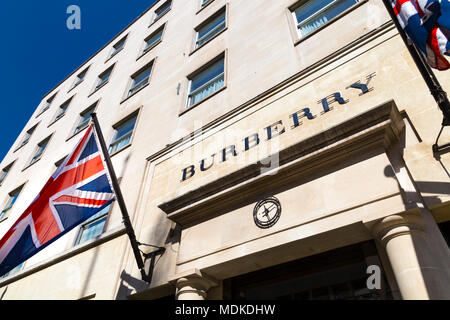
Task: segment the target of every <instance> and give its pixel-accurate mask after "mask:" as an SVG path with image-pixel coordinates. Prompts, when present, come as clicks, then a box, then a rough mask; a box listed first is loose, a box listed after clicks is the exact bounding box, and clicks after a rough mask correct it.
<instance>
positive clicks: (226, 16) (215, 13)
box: [189, 3, 229, 55]
mask: <svg viewBox="0 0 450 320" xmlns="http://www.w3.org/2000/svg"><path fill="white" fill-rule="evenodd" d="M228 7H229V4H228V3H227V4H226V5H224V6H223V7H221V8H220V9H218V10H216V11H215V12H214V13H213V14H211V15H210V16H209V17H208V18H206V19H205V20H204V21H203V22H201V23H200V24H199V25H197V26H196V27H195V28H194V37H193V38H194V39H193V45H192V49H191V53H190V54H189V55H192V54H193V53H194V52H196V51H198V50H200V49H201V48H203V47H204V46H206V45H207V44H208V43H209V42H211V41H213V40H214V39H215V38H217V37H218V36H220V35H221V34H222V33H224V32H225V31H227V29H228V10H229V8H228ZM222 11H223V14H224V16H225V19H224V23H225V26H224V27H223V29H221V30H220V31H218V32H217V33H216V34H214V35H213V36H212V37H211V38H209V39H207V40H206V41H205V42H203V43H202V44H201V45H197V43H198V40H199V39H198V35H199V30H200V29H201V28H203V27H205V26H206V25H207V24H208V23H210V22H212V21H213V20H214V19H215V18H216V17H218V16H219V15H221V14H222ZM209 32H211V31H209ZM209 32H208V33H209Z"/></svg>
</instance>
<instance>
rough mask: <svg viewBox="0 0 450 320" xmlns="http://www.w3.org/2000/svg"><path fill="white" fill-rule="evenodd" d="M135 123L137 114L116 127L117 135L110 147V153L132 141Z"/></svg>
mask: <svg viewBox="0 0 450 320" xmlns="http://www.w3.org/2000/svg"><path fill="white" fill-rule="evenodd" d="M135 123H136V116H135V117H133V118H131V119H130V120H128V121H127V122H125V123H124V124H122V125H121V126H120V127H118V128H117V129H116V136H115V138H114V140H113V142H112V143H111V145H110V147H109V153H114V152H116V151H118V150H120V149H122V148H123V147H125V146H127V145H128V144H129V143H130V140H131V136H132V134H133V130H134V125H135Z"/></svg>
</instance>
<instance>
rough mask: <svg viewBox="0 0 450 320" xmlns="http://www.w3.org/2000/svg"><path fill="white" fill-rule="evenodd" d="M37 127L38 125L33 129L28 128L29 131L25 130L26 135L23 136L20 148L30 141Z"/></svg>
mask: <svg viewBox="0 0 450 320" xmlns="http://www.w3.org/2000/svg"><path fill="white" fill-rule="evenodd" d="M36 127H37V125H35V126H34V127H33V128H31V129H29V130H27V132H25V135H24V136H23V139H22V142H20V145H19V147H18V148H21V147H23V146H24V145H26V144H27V143H28V141H30V138H31V136H32V135H33V132H34V130H35V129H36ZM18 148H17V149H18Z"/></svg>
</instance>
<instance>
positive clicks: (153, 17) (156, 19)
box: [149, 0, 173, 27]
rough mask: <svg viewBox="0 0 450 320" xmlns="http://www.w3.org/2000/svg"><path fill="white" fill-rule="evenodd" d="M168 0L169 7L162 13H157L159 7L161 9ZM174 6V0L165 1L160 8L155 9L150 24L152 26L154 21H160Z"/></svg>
mask: <svg viewBox="0 0 450 320" xmlns="http://www.w3.org/2000/svg"><path fill="white" fill-rule="evenodd" d="M167 2H170V6H169V8H168V9H167V10H166V11H164V12H163V13H162V14H160V15H157V11H158V10H159V9H161V8H162V7H164V5H165V4H166V3H167ZM172 6H173V0H166V1H164V2H163V3H162V4H161V5H160V6H159V7H158V8H156V9H155V11H153V15H152V22H151V23H150V26H152V25H153V24H154V23H156V22H158V21H159V20H160V19H161V18H162V17H164V16H165V15H166V14H167V13H168V12H169V11H170V10H172ZM150 26H149V27H150Z"/></svg>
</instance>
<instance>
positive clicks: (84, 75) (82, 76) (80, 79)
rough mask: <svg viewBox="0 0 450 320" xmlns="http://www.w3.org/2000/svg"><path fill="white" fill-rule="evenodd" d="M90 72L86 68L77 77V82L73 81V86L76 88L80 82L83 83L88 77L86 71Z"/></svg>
mask: <svg viewBox="0 0 450 320" xmlns="http://www.w3.org/2000/svg"><path fill="white" fill-rule="evenodd" d="M87 72H88V69H85V70H84V71H82V72H80V73H79V74H78V75H77V77H76V79H75V82H74V83H73V86H72V88H75V87H76V86H77V85H79V84H80V83H82V82H83V81H84V78H85V77H86V73H87Z"/></svg>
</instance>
